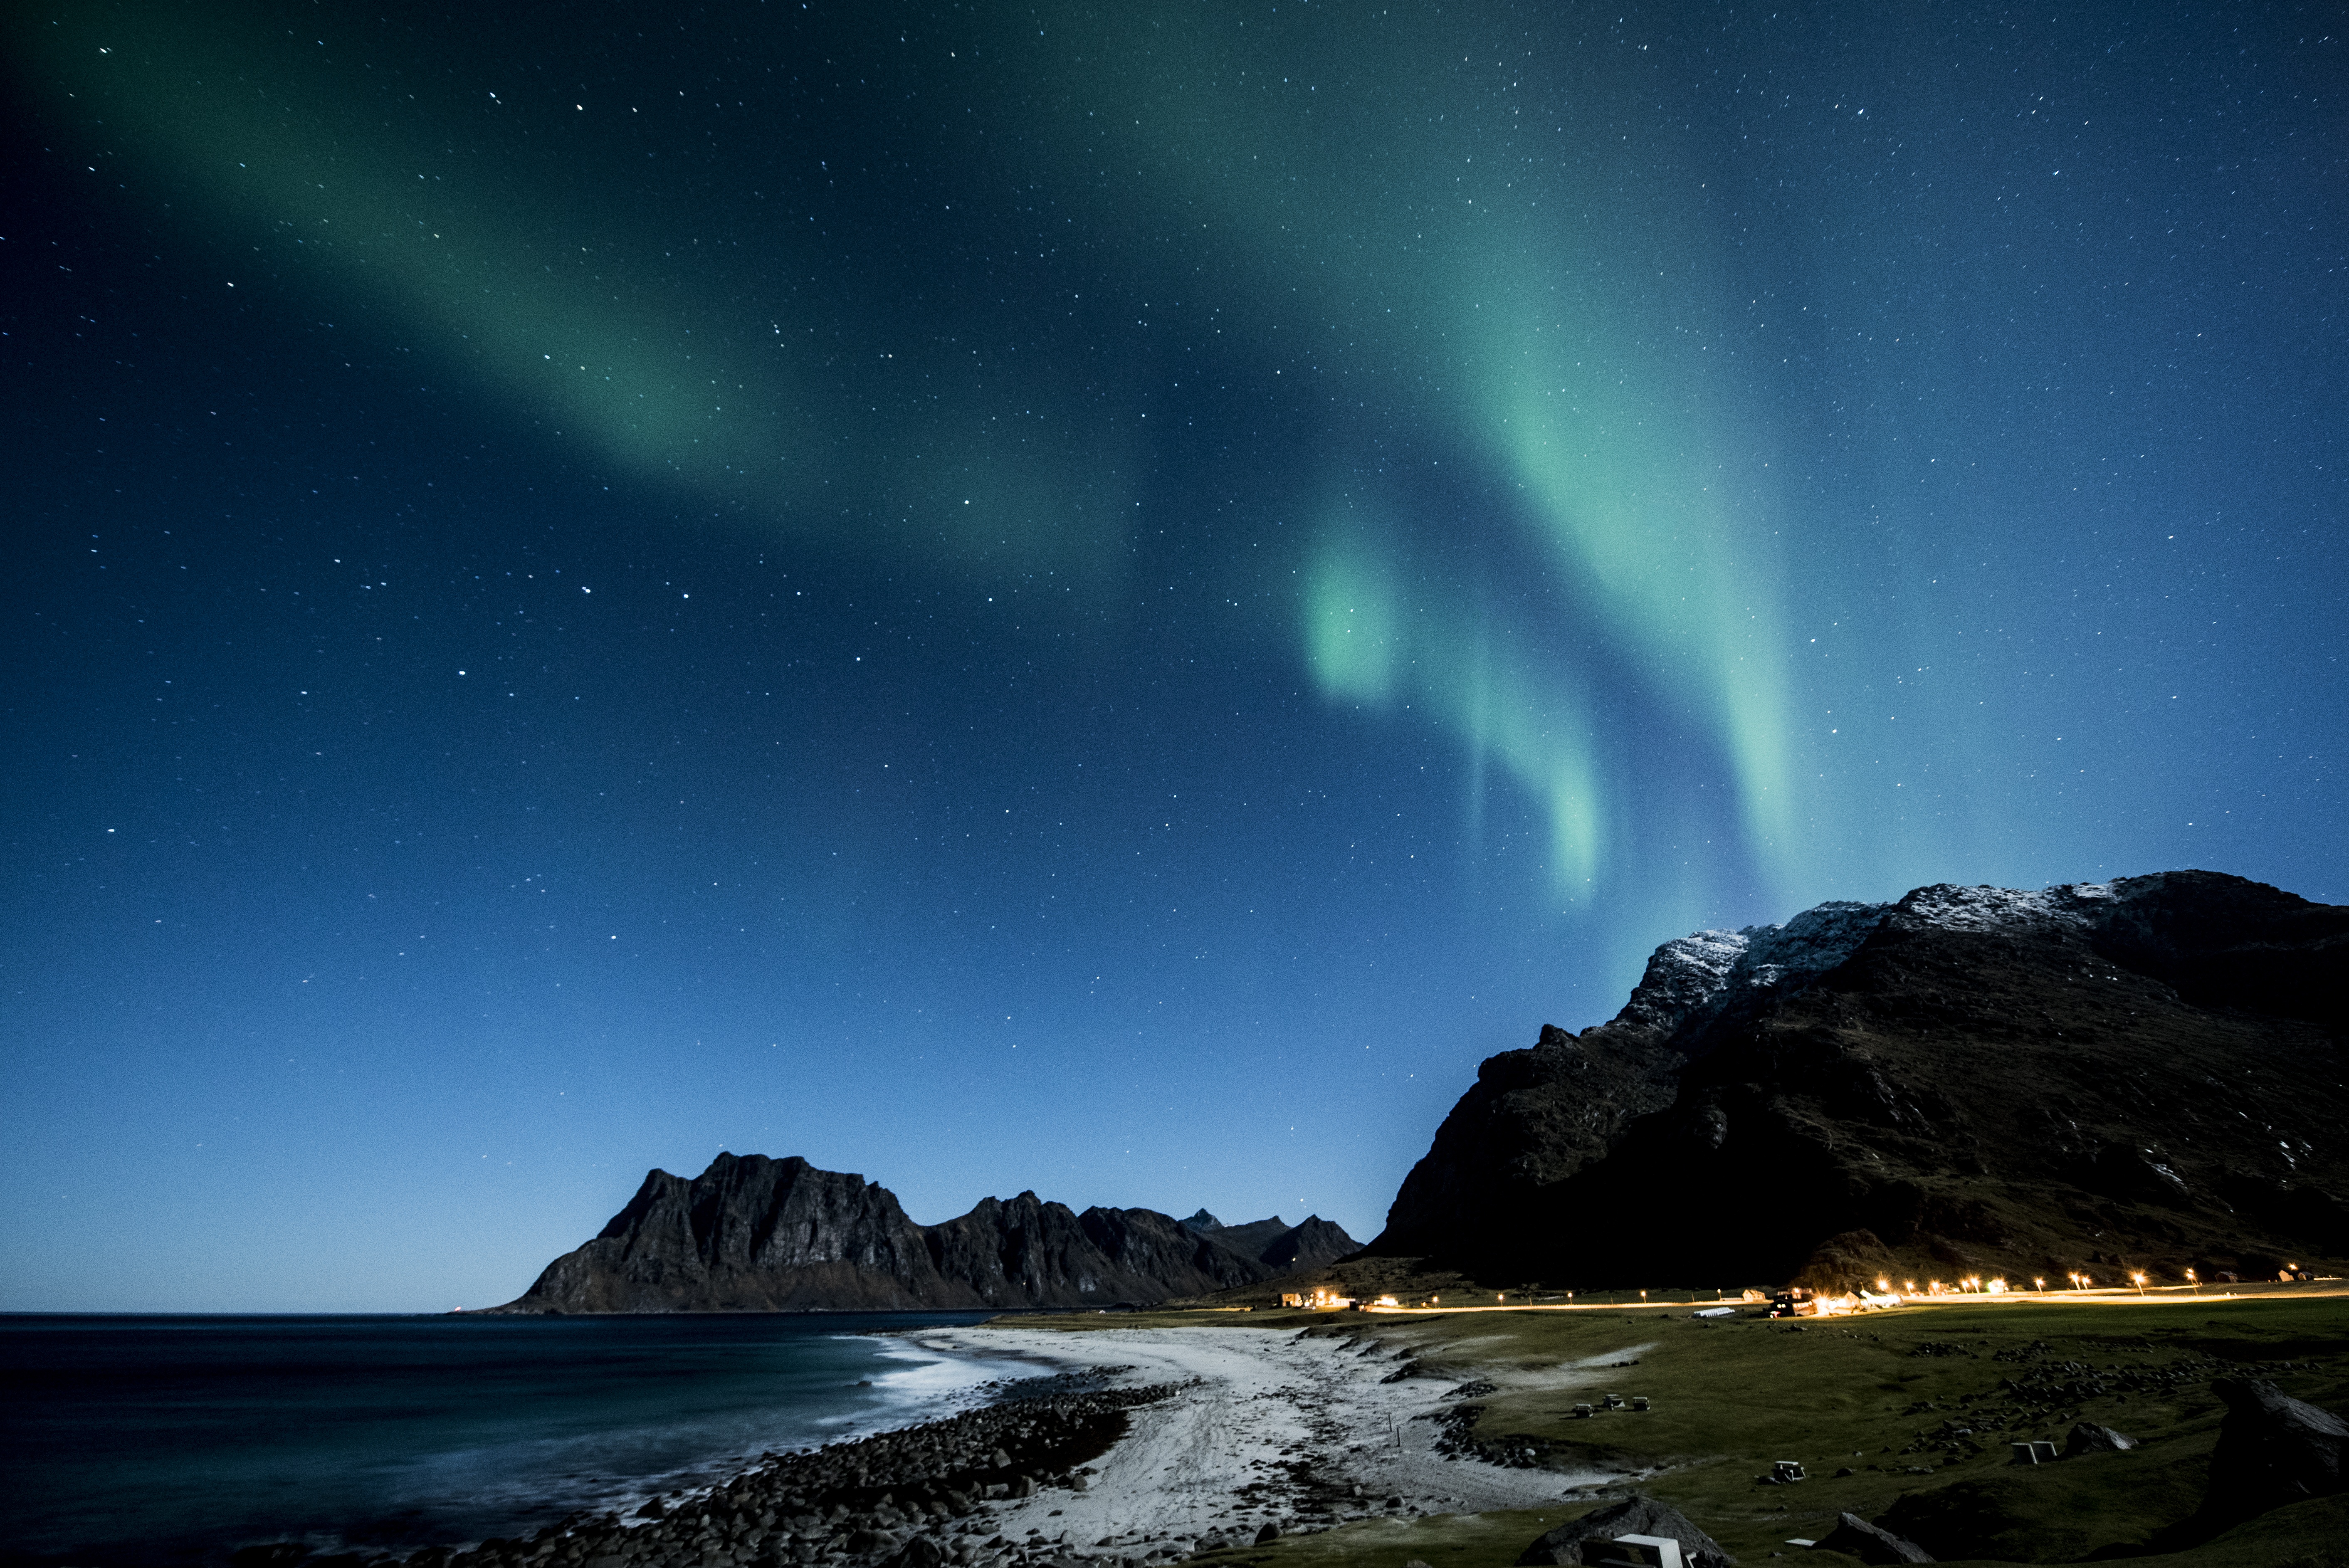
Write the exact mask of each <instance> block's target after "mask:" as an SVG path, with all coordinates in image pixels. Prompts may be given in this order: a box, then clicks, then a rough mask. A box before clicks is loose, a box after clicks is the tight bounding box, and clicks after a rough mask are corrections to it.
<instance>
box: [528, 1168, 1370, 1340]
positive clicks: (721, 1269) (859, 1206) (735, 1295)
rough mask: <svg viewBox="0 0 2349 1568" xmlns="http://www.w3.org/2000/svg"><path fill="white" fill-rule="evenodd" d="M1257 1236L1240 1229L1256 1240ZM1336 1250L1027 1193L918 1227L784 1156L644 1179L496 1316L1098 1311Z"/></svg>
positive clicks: (887, 1202) (1320, 1232)
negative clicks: (1080, 1207) (1240, 1245)
mask: <svg viewBox="0 0 2349 1568" xmlns="http://www.w3.org/2000/svg"><path fill="white" fill-rule="evenodd" d="M1260 1223H1261V1222H1260ZM1276 1223H1277V1222H1276ZM1258 1228H1259V1227H1258V1226H1250V1227H1245V1229H1246V1230H1247V1233H1248V1239H1249V1240H1250V1241H1251V1242H1252V1243H1253V1242H1257V1240H1258V1239H1257V1237H1256V1235H1255V1233H1256V1231H1257V1229H1258ZM1219 1229H1220V1228H1219ZM1332 1247H1336V1248H1338V1249H1339V1250H1340V1251H1341V1252H1352V1251H1353V1250H1354V1243H1353V1241H1352V1240H1351V1239H1350V1237H1348V1236H1347V1235H1346V1233H1344V1232H1343V1231H1341V1230H1340V1229H1339V1228H1338V1227H1337V1226H1335V1225H1331V1224H1330V1223H1328V1222H1326V1221H1322V1220H1319V1219H1310V1220H1308V1221H1307V1222H1305V1223H1304V1224H1302V1225H1299V1226H1294V1227H1282V1228H1280V1229H1279V1230H1278V1232H1277V1233H1268V1234H1267V1235H1266V1236H1265V1237H1263V1238H1261V1241H1260V1243H1259V1244H1256V1245H1254V1246H1253V1248H1252V1250H1251V1251H1250V1252H1247V1253H1243V1252H1240V1251H1236V1250H1235V1249H1233V1248H1232V1247H1231V1246H1228V1245H1226V1244H1225V1243H1224V1241H1223V1240H1222V1239H1221V1237H1220V1236H1219V1235H1218V1234H1216V1233H1205V1232H1202V1231H1199V1230H1195V1229H1193V1228H1191V1227H1189V1226H1186V1225H1185V1224H1184V1223H1182V1222H1177V1221H1175V1220H1174V1219H1171V1218H1169V1217H1168V1216H1166V1215H1164V1214H1161V1213H1158V1212H1155V1211H1154V1210H1150V1209H1100V1208H1095V1209H1088V1210H1086V1211H1085V1212H1083V1213H1081V1214H1080V1213H1077V1212H1074V1211H1072V1210H1071V1209H1070V1208H1069V1207H1068V1206H1067V1205H1066V1204H1064V1203H1049V1202H1044V1201H1042V1200H1041V1199H1040V1198H1038V1197H1037V1196H1036V1194H1035V1193H1033V1192H1022V1193H1020V1194H1019V1196H1018V1197H1016V1198H1013V1199H1010V1200H1009V1201H1005V1200H1001V1199H996V1198H988V1199H986V1200H984V1201H983V1202H980V1203H979V1205H978V1207H977V1208H975V1209H973V1210H972V1211H971V1212H969V1213H968V1214H965V1215H962V1216H961V1217H960V1218H958V1219H953V1220H948V1221H947V1222H944V1223H943V1224H937V1225H917V1224H916V1223H915V1222H913V1221H912V1220H910V1219H908V1218H907V1217H906V1215H905V1210H904V1209H903V1208H901V1207H900V1206H899V1205H898V1202H897V1199H896V1196H895V1194H894V1193H892V1192H891V1191H889V1190H888V1189H887V1188H885V1187H881V1186H877V1185H875V1184H874V1183H872V1182H869V1181H865V1180H864V1177H862V1176H852V1175H844V1174H842V1173H840V1172H838V1171H819V1170H817V1169H816V1168H815V1167H814V1166H812V1165H810V1164H809V1163H808V1162H807V1161H804V1160H801V1159H798V1158H796V1157H794V1158H792V1159H788V1160H770V1159H768V1158H766V1157H765V1156H763V1155H749V1156H737V1155H733V1154H720V1155H719V1157H718V1158H717V1159H716V1160H714V1161H710V1165H709V1169H708V1170H707V1171H703V1172H702V1173H701V1174H700V1175H699V1176H697V1177H695V1178H693V1179H692V1180H691V1181H688V1180H686V1179H685V1178H683V1177H681V1176H672V1175H670V1174H669V1173H668V1172H667V1171H650V1172H648V1173H647V1175H646V1177H645V1181H644V1185H643V1186H642V1187H640V1188H638V1189H637V1191H636V1196H635V1197H634V1198H631V1199H630V1200H629V1201H628V1203H627V1206H626V1208H624V1209H622V1210H621V1211H620V1212H618V1213H616V1214H615V1215H613V1216H612V1219H611V1222H609V1223H607V1224H606V1225H605V1227H604V1229H603V1231H602V1232H601V1233H599V1234H598V1235H597V1236H596V1237H595V1240H593V1241H591V1242H589V1243H587V1244H586V1245H585V1246H583V1247H580V1248H578V1249H577V1250H575V1251H574V1252H569V1253H564V1255H563V1256H561V1257H559V1258H557V1259H555V1260H554V1262H553V1263H551V1264H548V1265H547V1266H546V1269H545V1271H544V1272H543V1273H542V1274H540V1275H539V1277H538V1280H537V1283H536V1284H533V1285H532V1286H531V1287H530V1289H529V1290H528V1291H526V1292H525V1293H523V1295H522V1296H521V1297H519V1298H518V1299H516V1300H514V1301H512V1302H509V1303H507V1304H506V1305H504V1306H502V1307H499V1308H496V1309H495V1310H497V1311H501V1312H565V1313H571V1312H578V1313H597V1312H811V1311H851V1310H857V1309H865V1310H873V1309H897V1308H914V1307H1029V1306H1105V1305H1111V1304H1112V1303H1117V1302H1134V1303H1149V1302H1157V1301H1164V1300H1166V1299H1167V1298H1169V1297H1173V1296H1185V1295H1202V1294H1205V1293H1207V1292H1211V1291H1216V1290H1224V1289H1228V1288H1230V1287H1232V1286H1235V1285H1241V1284H1251V1283H1254V1282H1256V1281H1257V1280H1262V1279H1268V1278H1271V1277H1273V1276H1274V1275H1276V1274H1283V1273H1287V1272H1288V1270H1289V1269H1291V1268H1294V1267H1297V1266H1300V1265H1299V1264H1297V1263H1296V1262H1295V1261H1294V1260H1295V1259H1297V1258H1299V1257H1309V1258H1311V1259H1313V1260H1314V1261H1319V1259H1320V1258H1321V1256H1322V1255H1323V1254H1324V1253H1329V1252H1330V1248H1332ZM1276 1257H1278V1258H1281V1259H1284V1260H1287V1261H1283V1262H1274V1261H1269V1260H1271V1259H1273V1258H1276Z"/></svg>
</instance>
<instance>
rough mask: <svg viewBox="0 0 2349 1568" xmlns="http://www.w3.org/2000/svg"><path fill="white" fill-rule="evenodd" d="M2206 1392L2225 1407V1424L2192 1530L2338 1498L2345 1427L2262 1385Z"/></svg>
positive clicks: (2221, 1385) (2228, 1380) (2348, 1426)
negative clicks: (2319, 1499) (2288, 1505)
mask: <svg viewBox="0 0 2349 1568" xmlns="http://www.w3.org/2000/svg"><path fill="white" fill-rule="evenodd" d="M2210 1391H2211V1392H2212V1393H2214V1394H2216V1395H2218V1396H2219V1398H2220V1399H2222V1400H2224V1401H2225V1402H2226V1406H2227V1417H2226V1419H2224V1420H2223V1421H2221V1422H2220V1423H2219V1446H2218V1448H2217V1449H2216V1450H2214V1451H2213V1452H2212V1454H2211V1455H2210V1491H2209V1498H2208V1499H2207V1501H2204V1503H2203V1505H2202V1512H2201V1514H2200V1515H2199V1516H2198V1519H2197V1521H2196V1522H2197V1524H2198V1525H2199V1526H2200V1527H2202V1528H2203V1529H2205V1530H2208V1529H2215V1528H2219V1527H2222V1526H2224V1525H2228V1524H2232V1523H2235V1522H2239V1521H2241V1520H2246V1519H2251V1518H2253V1517H2255V1516H2256V1515H2259V1514H2262V1513H2265V1512H2267V1511H2269V1510H2270V1509H2273V1508H2282V1507H2283V1506H2284V1505H2285V1504H2286V1503H2292V1502H2302V1501H2306V1500H2307V1499H2309V1498H2312V1497H2331V1496H2333V1494H2335V1493H2337V1492H2339V1491H2342V1490H2343V1486H2342V1460H2343V1458H2344V1450H2349V1422H2344V1421H2343V1420H2342V1419H2341V1418H2340V1417H2338V1416H2335V1415H2333V1413H2332V1412H2330V1411H2328V1410H2323V1409H2320V1408H2317V1407H2316V1406H2314V1405H2312V1404H2309V1403H2308V1402H2307V1401H2306V1400H2304V1399H2295V1398H2292V1396H2291V1395H2289V1394H2286V1393H2284V1392H2283V1391H2282V1390H2281V1389H2279V1388H2278V1387H2276V1386H2275V1385H2274V1384H2272V1383H2270V1382H2266V1381H2264V1380H2262V1379H2260V1378H2252V1377H2241V1378H2239V1377H2221V1378H2219V1379H2217V1380H2215V1381H2213V1382H2212V1383H2211V1385H2210Z"/></svg>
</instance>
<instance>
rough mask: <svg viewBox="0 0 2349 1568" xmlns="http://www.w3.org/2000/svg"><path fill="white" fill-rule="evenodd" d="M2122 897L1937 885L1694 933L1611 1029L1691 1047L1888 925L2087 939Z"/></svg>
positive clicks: (1655, 968)
mask: <svg viewBox="0 0 2349 1568" xmlns="http://www.w3.org/2000/svg"><path fill="white" fill-rule="evenodd" d="M2140 880H2143V879H2140ZM2116 897H2117V895H2116V892H2115V889H2114V885H2113V884H2112V883H2110V882H2066V883H2061V884H2058V885H2056V886H2054V887H2048V888H2043V889H2040V890H2039V891H2037V892H2031V891H2028V890H2025V889H2021V888H2003V887H1959V886H1957V885H1955V884H1953V883H1950V882H1937V883H1935V884H1934V885H1932V886H1930V887H1920V888H1918V889H1916V890H1914V891H1913V892H1909V893H1908V894H1907V895H1906V896H1904V897H1902V898H1900V899H1899V900H1896V901H1895V902H1893V903H1851V902H1847V901H1843V900H1836V901H1831V902H1829V903H1822V904H1818V905H1816V906H1815V907H1813V908H1810V909H1806V910H1805V911H1803V913H1800V914H1797V915H1795V916H1794V917H1793V918H1792V919H1790V920H1787V921H1785V922H1784V923H1781V924H1777V925H1749V926H1746V927H1745V928H1744V929H1743V930H1740V931H1699V932H1692V933H1691V934H1689V935H1687V936H1679V937H1674V938H1673V939H1672V940H1671V941H1670V942H1667V943H1665V944H1663V945H1662V946H1661V947H1659V948H1657V949H1656V951H1655V952H1654V953H1653V954H1651V955H1650V957H1649V959H1648V967H1647V971H1646V973H1645V974H1643V975H1641V976H1640V984H1639V985H1638V987H1637V988H1636V989H1634V990H1633V991H1632V993H1631V995H1630V1000H1629V1001H1628V1002H1626V1003H1625V1004H1624V1006H1623V1010H1622V1011H1621V1012H1620V1013H1619V1014H1617V1015H1616V1016H1615V1018H1614V1020H1613V1022H1612V1023H1610V1024H1609V1027H1610V1028H1612V1027H1617V1026H1630V1027H1634V1028H1638V1029H1640V1030H1643V1031H1647V1030H1652V1031H1654V1032H1655V1033H1656V1034H1659V1035H1661V1036H1663V1037H1667V1038H1681V1039H1685V1038H1687V1037H1691V1036H1692V1035H1693V1034H1694V1033H1695V1032H1696V1031H1697V1030H1698V1029H1700V1028H1702V1027H1703V1026H1705V1025H1707V1024H1709V1023H1711V1022H1713V1020H1714V1019H1715V1018H1717V1017H1719V1016H1721V1015H1722V1014H1723V1013H1724V1012H1726V1011H1728V1010H1729V1009H1730V1008H1732V1007H1733V1006H1738V1005H1739V1004H1741V1003H1746V1002H1752V1001H1758V1000H1759V999H1761V997H1762V996H1764V995H1769V994H1782V993H1785V992H1790V991H1797V990H1800V989H1802V988H1803V987H1804V986H1806V985H1809V984H1810V983H1811V982H1812V981H1814V980H1816V979H1817V978H1818V977H1819V976H1820V975H1824V974H1826V972H1827V971H1828V970H1830V969H1833V968H1835V967H1836V966H1837V965H1839V964H1841V963H1843V962H1844V961H1845V960H1846V959H1847V958H1849V957H1850V956H1851V955H1852V954H1854V953H1856V952H1857V951H1858V950H1859V945H1860V944H1861V943H1863V942H1865V941H1867V940H1868V937H1869V936H1870V935H1871V934H1874V933H1875V932H1876V931H1878V929H1880V928H1881V927H1882V926H1883V925H1884V924H1885V923H1887V922H1888V921H1894V920H1898V921H1899V922H1900V923H1903V924H1906V925H1924V926H1931V927H1935V928H1938V929H1941V930H1947V931H1975V932H1988V931H2033V932H2044V931H2050V930H2074V931H2079V932H2083V933H2085V932H2087V931H2088V930H2090V929H2091V928H2093V927H2094V926H2095V924H2097V923H2099V921H2100V920H2101V919H2102V918H2104V917H2105V916H2106V915H2107V914H2108V913H2110V912H2111V910H2112V909H2113V907H2114V905H2115V901H2116Z"/></svg>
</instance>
